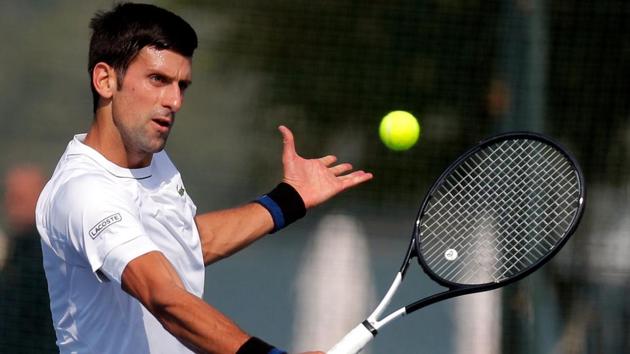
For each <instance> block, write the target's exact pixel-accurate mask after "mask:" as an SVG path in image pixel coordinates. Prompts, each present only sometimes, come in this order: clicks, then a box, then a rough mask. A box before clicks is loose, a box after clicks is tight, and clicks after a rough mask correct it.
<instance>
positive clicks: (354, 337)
mask: <svg viewBox="0 0 630 354" xmlns="http://www.w3.org/2000/svg"><path fill="white" fill-rule="evenodd" d="M372 338H374V335H373V334H372V332H370V331H369V330H368V329H367V328H366V327H365V326H364V325H363V323H361V324H359V325H358V326H356V327H355V328H354V329H353V330H352V331H350V332H349V333H348V334H346V336H345V337H343V338H342V339H341V340H340V341H339V342H338V343H337V344H335V346H334V347H332V349H330V350H329V351H328V352H327V354H356V353H358V352H360V351H361V350H362V349H363V347H365V345H366V344H368V343H369V342H370V341H371V340H372Z"/></svg>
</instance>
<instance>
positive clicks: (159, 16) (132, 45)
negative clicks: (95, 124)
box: [88, 3, 197, 112]
mask: <svg viewBox="0 0 630 354" xmlns="http://www.w3.org/2000/svg"><path fill="white" fill-rule="evenodd" d="M90 29H91V30H92V37H91V39H90V53H89V59H88V72H89V74H90V80H91V79H92V71H93V70H94V67H95V66H96V64H97V63H99V62H105V63H107V64H109V65H110V66H112V67H113V68H114V69H115V70H116V77H117V80H118V82H119V83H122V78H123V77H124V75H125V72H126V71H127V68H128V67H129V64H131V62H132V61H133V59H135V57H136V56H137V55H138V53H139V52H140V50H141V49H142V48H144V47H146V46H150V47H155V48H157V49H169V50H172V51H174V52H176V53H179V54H181V55H183V56H186V57H192V55H193V53H194V51H195V49H196V48H197V34H196V33H195V30H194V29H193V28H192V27H191V26H190V25H189V24H188V22H186V21H185V20H184V19H182V18H181V17H179V16H177V15H176V14H174V13H172V12H170V11H168V10H165V9H162V8H160V7H157V6H154V5H149V4H134V3H121V4H118V5H116V6H115V7H114V8H113V9H112V10H111V11H107V12H103V11H99V12H97V13H96V14H95V15H94V17H93V18H92V20H91V21H90ZM90 82H91V81H90ZM90 86H91V88H92V98H93V105H94V107H93V108H94V111H95V112H96V108H97V106H98V100H99V94H98V92H96V90H95V88H94V85H92V84H91V83H90Z"/></svg>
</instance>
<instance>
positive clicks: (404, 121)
mask: <svg viewBox="0 0 630 354" xmlns="http://www.w3.org/2000/svg"><path fill="white" fill-rule="evenodd" d="M378 133H379V136H380V137H381V140H382V141H383V144H385V146H387V147H388V148H389V149H392V150H394V151H404V150H409V149H410V148H411V147H412V146H413V145H414V144H415V143H416V142H417V141H418V138H419V137H420V124H419V123H418V120H417V119H416V117H414V116H413V115H412V114H411V113H409V112H405V111H393V112H390V113H388V114H387V115H386V116H385V117H383V120H381V124H380V126H379V128H378Z"/></svg>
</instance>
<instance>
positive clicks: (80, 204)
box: [64, 176, 158, 283]
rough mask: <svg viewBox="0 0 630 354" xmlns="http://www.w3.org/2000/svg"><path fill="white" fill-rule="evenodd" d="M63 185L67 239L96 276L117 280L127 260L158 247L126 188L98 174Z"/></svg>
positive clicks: (118, 280) (100, 278)
mask: <svg viewBox="0 0 630 354" xmlns="http://www.w3.org/2000/svg"><path fill="white" fill-rule="evenodd" d="M66 189H67V190H66V193H64V195H65V199H67V200H66V201H65V203H67V204H66V205H67V206H68V208H67V210H68V227H69V230H70V232H69V235H70V241H71V243H72V245H73V247H74V248H75V249H76V251H77V252H79V254H80V255H81V256H83V257H84V258H85V260H86V261H87V262H88V263H89V266H90V268H91V269H92V271H93V272H94V273H95V274H97V277H98V278H99V280H103V279H102V277H100V276H99V273H101V274H104V275H105V276H106V277H107V278H108V279H109V280H113V281H116V282H118V283H120V281H121V277H122V272H123V270H124V268H125V266H126V265H127V263H129V261H131V260H133V259H134V258H136V257H139V256H141V255H143V254H145V253H148V252H151V251H155V250H158V248H157V246H156V245H155V244H154V243H153V241H151V239H150V238H149V237H148V235H147V233H146V232H145V230H144V227H143V226H142V223H141V221H140V215H139V208H138V206H137V205H136V203H135V202H134V198H133V195H132V193H130V192H129V191H126V190H125V189H124V188H121V186H117V185H115V184H114V183H113V182H112V181H109V180H106V179H105V178H103V177H100V176H94V177H93V178H87V177H85V176H83V177H80V178H78V179H75V180H73V181H72V183H68V185H67V187H66Z"/></svg>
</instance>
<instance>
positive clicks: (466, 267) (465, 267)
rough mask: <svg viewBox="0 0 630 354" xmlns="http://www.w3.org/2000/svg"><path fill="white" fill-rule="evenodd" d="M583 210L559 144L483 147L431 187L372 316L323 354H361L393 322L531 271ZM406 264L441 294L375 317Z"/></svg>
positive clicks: (536, 141) (541, 139) (574, 174)
mask: <svg viewBox="0 0 630 354" xmlns="http://www.w3.org/2000/svg"><path fill="white" fill-rule="evenodd" d="M584 205H585V185H584V177H583V175H582V172H581V170H580V167H579V165H578V163H577V162H576V160H575V159H574V158H573V157H572V156H571V155H570V154H569V153H568V152H567V151H566V150H564V149H563V148H562V147H561V146H560V145H559V144H557V143H555V142H554V141H552V140H551V139H549V138H547V137H545V136H542V135H539V134H534V133H527V132H518V133H507V134H502V135H498V136H495V137H492V138H490V139H487V140H485V141H482V142H481V143H479V145H477V146H475V147H474V148H472V149H470V150H468V151H467V152H465V153H464V154H463V155H462V156H460V157H459V158H458V159H457V160H456V161H455V162H453V163H452V164H451V165H450V166H449V167H448V168H447V169H446V171H445V172H444V173H442V175H441V176H440V178H438V180H437V181H436V182H435V183H434V184H433V186H432V187H431V188H430V189H429V192H428V193H427V195H426V196H425V198H424V201H423V202H422V204H421V206H420V210H419V212H418V216H417V219H416V223H415V226H414V228H413V234H412V237H411V242H410V244H409V248H408V250H407V253H406V256H405V259H404V262H403V264H402V266H401V268H400V270H399V271H398V273H397V274H396V277H395V278H394V281H393V283H392V285H391V287H390V288H389V290H388V291H387V293H386V294H385V296H384V297H383V299H382V300H381V302H380V303H379V305H378V306H377V307H376V309H375V310H374V312H373V313H372V314H371V315H370V316H369V317H368V318H367V319H366V320H365V321H363V322H362V323H361V324H359V325H358V326H357V327H355V328H354V329H353V330H352V331H350V332H349V333H348V334H347V335H346V336H345V337H344V338H343V339H341V341H339V343H337V344H336V345H335V346H334V347H333V348H332V349H330V350H329V351H328V354H354V353H358V352H359V351H361V349H363V347H364V346H365V345H366V344H367V343H368V342H369V341H371V340H372V339H373V338H374V337H375V336H376V334H377V333H378V331H379V330H380V329H381V328H382V327H384V326H385V325H387V324H388V323H391V322H392V321H394V320H395V319H398V318H400V317H402V316H405V315H407V314H410V313H412V312H414V311H417V310H419V309H421V308H423V307H425V306H428V305H431V304H434V303H436V302H438V301H442V300H446V299H450V298H453V297H456V296H460V295H465V294H471V293H476V292H481V291H487V290H492V289H496V288H499V287H502V286H505V285H507V284H510V283H512V282H514V281H517V280H519V279H522V278H523V277H525V276H527V275H528V274H531V273H532V272H534V271H535V270H537V269H538V268H540V267H541V266H542V265H543V264H545V263H546V262H547V261H549V260H550V259H551V258H552V257H553V256H554V255H555V254H556V253H557V252H558V251H559V250H560V249H561V248H562V246H564V244H565V243H566V242H567V240H568V239H569V237H570V236H571V235H572V234H573V232H574V231H575V229H576V228H577V225H578V223H579V221H580V218H581V216H582V213H583V211H584ZM413 258H417V260H418V263H419V264H420V266H421V267H422V269H423V270H424V273H426V274H427V275H428V276H429V277H430V278H431V279H433V280H434V281H436V282H437V283H438V284H440V285H442V286H444V287H445V288H446V290H444V291H442V292H438V293H435V294H433V295H431V296H428V297H425V298H423V299H421V300H418V301H416V302H413V303H410V304H409V305H407V306H404V307H401V308H399V309H397V310H395V311H393V312H391V313H390V314H388V315H386V316H384V317H382V316H381V315H382V314H383V311H384V310H385V308H386V307H387V306H388V305H389V303H390V301H391V299H392V297H393V296H394V294H395V293H396V291H397V290H398V288H399V286H400V284H401V282H402V280H403V279H404V277H405V274H406V273H407V270H408V268H409V265H410V263H411V260H412V259H413ZM379 318H381V319H379Z"/></svg>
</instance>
